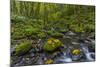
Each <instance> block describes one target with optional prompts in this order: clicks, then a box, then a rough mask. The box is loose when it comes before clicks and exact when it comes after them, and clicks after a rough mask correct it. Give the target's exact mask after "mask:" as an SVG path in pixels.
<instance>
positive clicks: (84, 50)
mask: <svg viewBox="0 0 100 67" xmlns="http://www.w3.org/2000/svg"><path fill="white" fill-rule="evenodd" d="M81 47H82V50H83V52H84V54H85V56H86V59H87V61H94V58H92V56H91V55H95V53H93V52H89V50H88V47H86V46H84V44H81Z"/></svg>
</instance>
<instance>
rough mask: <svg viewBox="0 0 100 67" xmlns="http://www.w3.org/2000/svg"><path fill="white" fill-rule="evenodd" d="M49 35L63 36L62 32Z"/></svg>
mask: <svg viewBox="0 0 100 67" xmlns="http://www.w3.org/2000/svg"><path fill="white" fill-rule="evenodd" d="M51 36H52V37H63V34H62V33H59V32H55V33H53V34H52V35H51Z"/></svg>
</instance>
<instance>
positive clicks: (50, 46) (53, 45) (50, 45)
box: [43, 38, 63, 52]
mask: <svg viewBox="0 0 100 67" xmlns="http://www.w3.org/2000/svg"><path fill="white" fill-rule="evenodd" d="M61 46H63V43H62V42H61V41H60V40H59V39H55V38H49V39H48V40H47V42H46V43H45V44H44V47H43V49H44V50H45V51H50V52H52V51H54V50H55V49H57V48H59V47H61Z"/></svg>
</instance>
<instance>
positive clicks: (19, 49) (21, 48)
mask: <svg viewBox="0 0 100 67" xmlns="http://www.w3.org/2000/svg"><path fill="white" fill-rule="evenodd" d="M31 44H32V42H31V41H28V40H25V41H24V42H22V43H20V44H19V45H18V46H16V48H15V55H22V54H25V53H26V52H28V51H29V50H30V49H31V47H32V45H31Z"/></svg>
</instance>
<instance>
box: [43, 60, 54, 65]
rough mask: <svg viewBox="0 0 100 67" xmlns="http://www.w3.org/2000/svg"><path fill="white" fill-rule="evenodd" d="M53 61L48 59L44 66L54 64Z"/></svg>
mask: <svg viewBox="0 0 100 67" xmlns="http://www.w3.org/2000/svg"><path fill="white" fill-rule="evenodd" d="M53 62H54V61H53V60H52V59H47V60H45V62H44V64H53Z"/></svg>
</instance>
